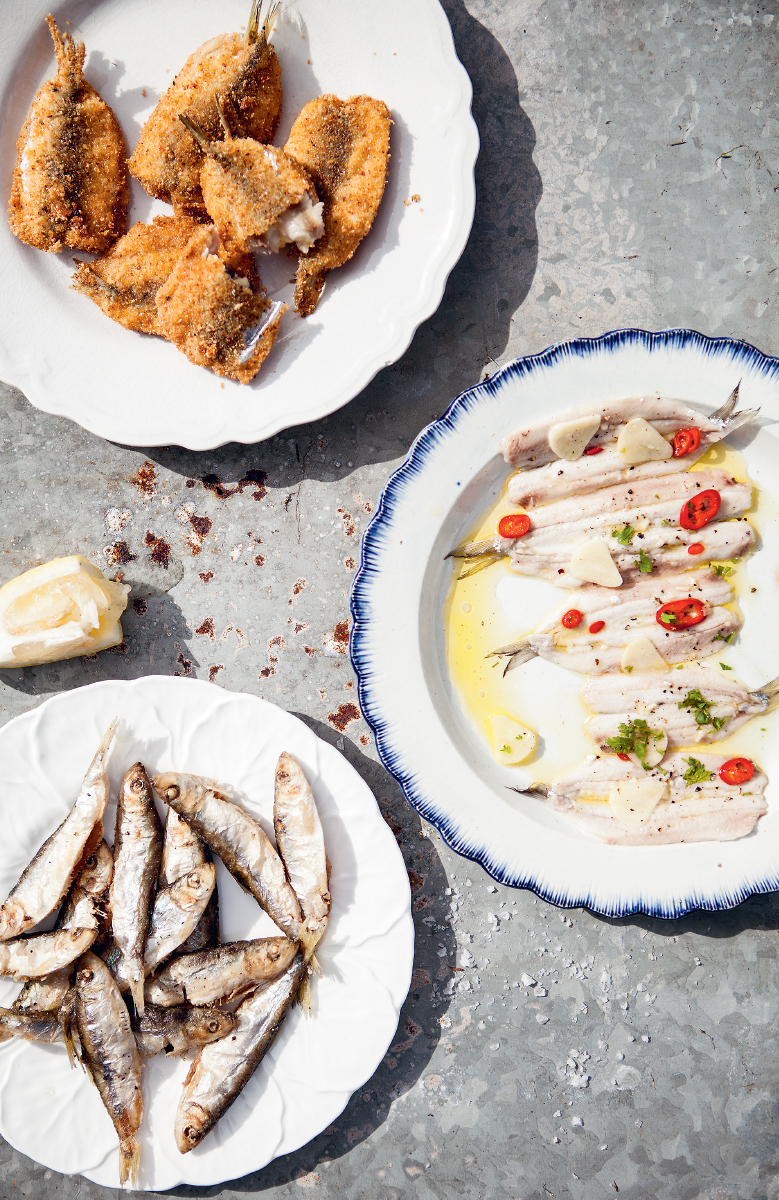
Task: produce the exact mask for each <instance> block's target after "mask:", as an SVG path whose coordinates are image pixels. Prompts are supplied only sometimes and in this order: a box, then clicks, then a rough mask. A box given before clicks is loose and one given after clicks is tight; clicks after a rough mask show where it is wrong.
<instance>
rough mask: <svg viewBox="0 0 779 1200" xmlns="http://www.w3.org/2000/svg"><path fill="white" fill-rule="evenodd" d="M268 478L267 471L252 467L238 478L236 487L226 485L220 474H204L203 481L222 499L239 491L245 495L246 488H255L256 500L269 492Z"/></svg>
mask: <svg viewBox="0 0 779 1200" xmlns="http://www.w3.org/2000/svg"><path fill="white" fill-rule="evenodd" d="M267 478H268V472H267V471H260V470H257V469H252V470H251V471H247V472H246V474H245V475H243V476H242V477H241V478H240V479H239V480H238V482H237V484H236V485H235V487H232V488H231V487H225V485H224V484H223V483H222V481H221V479H220V478H219V476H218V475H212V474H208V475H204V476H203V477H202V480H201V482H202V484H203V487H204V488H206V490H207V491H209V492H213V493H214V495H215V496H218V497H219V499H220V500H229V499H230V497H231V496H236V495H238V493H240V494H241V495H243V491H244V488H249V487H251V488H254V489H255V490H254V492H253V493H252V495H253V498H254V499H255V500H264V499H265V497H266V496H267V494H268V489H267V488H266V486H265V482H266V480H267Z"/></svg>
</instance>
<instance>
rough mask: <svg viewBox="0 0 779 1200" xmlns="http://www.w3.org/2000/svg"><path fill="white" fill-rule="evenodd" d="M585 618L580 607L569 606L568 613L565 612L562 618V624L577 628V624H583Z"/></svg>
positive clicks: (569, 627) (567, 627)
mask: <svg viewBox="0 0 779 1200" xmlns="http://www.w3.org/2000/svg"><path fill="white" fill-rule="evenodd" d="M583 620H584V613H580V612H579V610H578V608H569V609H568V612H567V613H563V615H562V617H561V618H560V621H561V624H562V625H564V626H565V628H566V629H575V628H576V626H577V625H581V623H582V621H583Z"/></svg>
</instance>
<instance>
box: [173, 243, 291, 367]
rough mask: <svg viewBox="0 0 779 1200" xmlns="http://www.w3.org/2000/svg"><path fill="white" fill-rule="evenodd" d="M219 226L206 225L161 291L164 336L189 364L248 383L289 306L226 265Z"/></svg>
mask: <svg viewBox="0 0 779 1200" xmlns="http://www.w3.org/2000/svg"><path fill="white" fill-rule="evenodd" d="M218 250H219V234H218V232H217V229H216V226H215V225H201V226H200V227H199V228H198V230H197V232H196V233H195V234H193V236H192V237H191V238H190V240H189V243H188V245H187V248H186V250H185V251H184V254H183V255H182V257H181V259H180V261H179V263H178V265H177V266H176V267H175V268H174V270H173V271H172V273H171V275H170V276H169V278H168V279H167V280H166V281H165V284H164V285H163V287H161V288H160V290H159V292H158V293H157V325H158V330H159V332H160V333H161V334H162V335H163V337H166V338H167V339H168V341H170V342H173V344H174V345H175V346H177V347H178V349H179V350H181V352H182V354H186V356H187V358H188V359H189V361H190V362H193V363H195V364H196V365H197V366H200V367H208V368H209V370H211V371H213V372H214V374H215V375H224V376H226V377H227V378H228V379H237V380H239V381H240V382H241V383H249V382H250V381H251V380H252V379H253V378H254V376H255V375H256V374H257V372H258V371H259V369H260V366H261V365H262V363H263V361H264V360H265V358H267V356H268V354H269V353H270V349H271V347H272V345H273V343H274V342H275V340H276V334H277V333H278V331H279V321H280V319H281V315H282V313H284V312H286V311H287V306H286V305H285V304H281V303H280V302H279V301H273V302H271V301H270V300H269V299H268V297H267V296H266V295H265V292H264V291H263V290H262V289H261V288H260V287H259V286H253V284H252V280H251V279H249V278H248V277H247V276H246V275H242V274H239V273H238V272H237V271H235V270H232V269H230V268H228V267H226V266H225V264H224V262H223V260H222V259H221V258H220V256H219V253H218Z"/></svg>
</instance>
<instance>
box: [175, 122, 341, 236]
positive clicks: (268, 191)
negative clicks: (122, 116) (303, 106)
mask: <svg viewBox="0 0 779 1200" xmlns="http://www.w3.org/2000/svg"><path fill="white" fill-rule="evenodd" d="M181 120H182V121H183V123H184V124H185V125H186V126H187V128H188V129H189V131H190V132H191V134H192V136H193V137H194V138H195V140H196V141H197V142H198V144H199V145H200V147H201V149H202V151H203V153H204V154H205V156H206V159H205V162H204V163H203V167H202V170H201V172H200V186H201V189H202V191H203V202H204V204H205V206H206V210H207V212H208V215H209V217H210V218H211V220H212V221H213V222H214V223H215V224H216V227H217V229H218V230H219V236H220V238H221V239H222V240H223V241H225V240H227V241H229V242H230V243H232V244H235V245H238V246H241V247H245V248H246V249H249V250H270V251H273V252H275V251H277V250H280V249H281V248H282V246H286V245H288V244H289V243H290V242H294V243H295V245H296V246H297V248H298V250H300V251H301V252H302V253H303V254H307V253H308V251H309V249H310V247H311V246H312V245H313V244H314V242H315V241H316V240H317V238H319V237H321V236H322V234H323V233H324V229H325V227H324V224H323V221H322V201H321V200H319V201H318V200H317V194H316V189H315V187H314V184H313V183H312V181H311V177H310V176H309V174H308V173H307V172H306V171H304V170H303V168H302V167H301V166H299V165H298V163H296V162H295V161H294V159H292V158H289V157H288V155H286V154H285V153H284V151H283V150H277V149H276V147H275V146H262V145H260V143H259V142H256V141H255V140H254V138H234V137H233V136H232V134H231V132H230V129H229V126H228V124H227V121H226V120H225V122H224V125H225V137H224V141H219V142H212V141H209V140H208V139H207V138H206V137H205V136H204V134H203V132H202V130H201V129H199V127H198V126H197V125H196V124H195V123H194V122H193V121H192V120H190V118H189V117H187V116H182V117H181Z"/></svg>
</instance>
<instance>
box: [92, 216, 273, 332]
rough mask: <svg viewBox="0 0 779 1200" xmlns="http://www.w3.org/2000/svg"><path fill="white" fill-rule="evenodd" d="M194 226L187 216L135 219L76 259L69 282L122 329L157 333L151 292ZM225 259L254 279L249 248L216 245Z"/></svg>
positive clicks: (254, 284) (179, 253) (154, 293)
mask: <svg viewBox="0 0 779 1200" xmlns="http://www.w3.org/2000/svg"><path fill="white" fill-rule="evenodd" d="M199 228H200V226H199V225H198V223H197V222H196V221H195V220H193V218H192V217H187V216H184V215H182V216H178V217H155V218H154V221H153V222H152V224H151V225H143V224H141V223H140V222H139V223H138V224H137V225H133V227H132V229H131V230H130V232H129V233H126V234H125V235H124V237H123V238H120V240H119V241H118V242H117V243H116V245H115V246H113V247H112V248H111V249H110V250H109V252H108V254H104V255H103V257H102V258H97V259H95V261H94V262H91V263H79V266H78V269H77V270H76V271H75V272H74V274H73V280H72V284H71V286H72V287H73V288H74V289H75V290H76V291H77V292H81V293H82V294H83V295H85V296H89V298H90V300H94V302H95V304H97V306H98V308H101V309H102V310H103V312H104V313H105V314H106V316H107V317H111V319H112V320H114V321H118V322H119V324H120V325H124V326H125V328H126V329H135V330H138V331H139V332H140V333H160V332H161V331H160V330H159V329H158V327H157V305H156V299H157V292H158V291H159V290H160V288H161V287H162V285H163V283H165V280H166V279H167V278H168V276H169V275H170V273H171V271H172V270H173V269H174V267H175V266H176V264H177V263H178V261H179V259H180V258H181V257H182V255H183V253H184V251H185V250H186V248H187V245H188V243H189V239H190V238H191V237H192V235H193V234H194V233H196V232H197V230H198V229H199ZM219 253H220V256H221V257H222V259H223V261H227V262H228V265H229V266H231V267H233V268H234V269H236V270H238V271H239V272H240V273H241V274H242V275H245V276H246V277H247V278H248V279H249V281H250V283H251V284H252V287H259V286H260V281H259V276H258V275H257V271H256V268H255V266H254V259H253V257H252V256H251V255H250V254H242V253H240V252H238V251H237V250H234V249H233V250H231V251H230V253H229V257H228V254H227V251H226V250H224V249H223V248H221V247H220V250H219Z"/></svg>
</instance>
